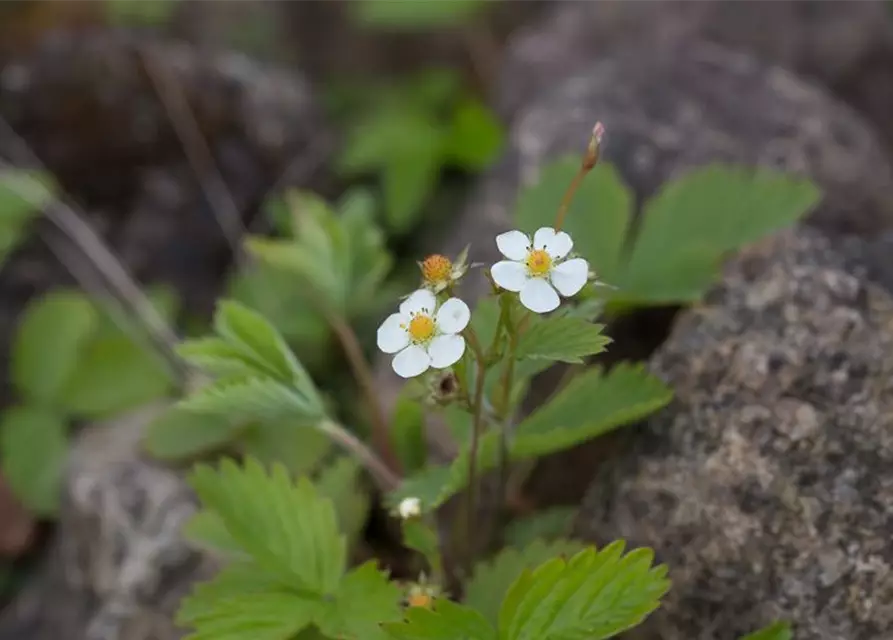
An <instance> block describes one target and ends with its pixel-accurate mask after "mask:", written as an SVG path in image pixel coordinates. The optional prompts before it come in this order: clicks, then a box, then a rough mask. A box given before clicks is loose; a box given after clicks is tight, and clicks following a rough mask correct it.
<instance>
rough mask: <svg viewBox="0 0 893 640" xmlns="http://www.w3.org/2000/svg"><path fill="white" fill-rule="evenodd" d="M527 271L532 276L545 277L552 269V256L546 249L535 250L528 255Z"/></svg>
mask: <svg viewBox="0 0 893 640" xmlns="http://www.w3.org/2000/svg"><path fill="white" fill-rule="evenodd" d="M526 262H527V270H528V271H530V274H531V275H534V276H544V275H546V274H547V273H549V270H550V269H551V268H552V256H550V255H549V254H548V253H546V251H545V249H534V250H533V251H531V252H530V253H528V254H527V261H526Z"/></svg>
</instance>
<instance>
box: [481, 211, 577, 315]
mask: <svg viewBox="0 0 893 640" xmlns="http://www.w3.org/2000/svg"><path fill="white" fill-rule="evenodd" d="M496 246H497V247H498V248H499V251H500V253H502V255H504V256H505V257H506V258H508V260H502V261H500V262H497V263H496V264H494V265H493V266H492V267H491V269H490V274H491V275H492V276H493V280H494V281H495V282H496V284H498V285H499V286H500V287H502V288H503V289H506V290H508V291H515V292H519V293H520V294H521V295H520V298H521V304H523V305H524V306H525V307H527V308H528V309H530V310H531V311H534V312H536V313H548V312H549V311H553V310H555V309H557V308H558V304H559V303H560V300H559V298H558V294H559V293H560V294H561V295H563V296H564V297H566V298H567V297H570V296H572V295H574V294H576V293H577V292H579V291H580V289H582V288H583V285H585V284H586V281H587V280H588V279H589V263H587V262H586V261H585V260H584V259H583V258H572V259H570V260H564V258H565V257H566V256H567V254H569V253H570V251H571V249H572V248H573V246H574V241H573V240H571V237H570V236H569V235H568V234H566V233H565V232H564V231H559V232H557V233H556V232H555V230H554V229H552V228H551V227H542V228H540V229H537V231H536V233H535V234H533V242H531V241H530V237H529V236H527V235H526V234H524V233H522V232H520V231H507V232H505V233H501V234H499V235H498V236H496ZM556 289H557V292H556Z"/></svg>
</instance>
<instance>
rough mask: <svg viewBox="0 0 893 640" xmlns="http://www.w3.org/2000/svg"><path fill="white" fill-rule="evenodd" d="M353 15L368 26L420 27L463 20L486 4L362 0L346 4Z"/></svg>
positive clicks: (476, 0)
mask: <svg viewBox="0 0 893 640" xmlns="http://www.w3.org/2000/svg"><path fill="white" fill-rule="evenodd" d="M348 7H349V8H350V10H351V12H352V15H353V17H354V18H355V19H356V20H357V21H358V22H360V23H361V24H363V25H365V26H368V27H377V28H385V29H409V30H414V29H423V28H432V27H448V26H453V25H459V24H464V23H466V22H467V21H469V20H471V19H472V18H474V17H475V16H476V15H478V13H479V12H481V11H483V10H484V9H486V7H487V3H486V2H484V0H425V1H424V2H406V1H405V0H363V2H357V3H351V4H350V5H348Z"/></svg>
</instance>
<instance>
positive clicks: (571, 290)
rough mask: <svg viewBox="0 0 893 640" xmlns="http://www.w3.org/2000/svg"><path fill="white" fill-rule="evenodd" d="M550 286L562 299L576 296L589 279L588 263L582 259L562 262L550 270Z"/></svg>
mask: <svg viewBox="0 0 893 640" xmlns="http://www.w3.org/2000/svg"><path fill="white" fill-rule="evenodd" d="M550 278H551V280H552V284H553V285H554V287H555V288H556V289H558V293H560V294H561V295H563V296H564V297H568V296H572V295H574V294H576V293H577V292H578V291H580V289H582V288H583V285H584V284H586V280H587V279H588V278H589V263H588V262H586V261H585V260H584V259H583V258H574V259H573V260H568V261H567V262H562V263H561V264H559V265H558V266H556V267H555V268H553V269H552V273H551V274H550Z"/></svg>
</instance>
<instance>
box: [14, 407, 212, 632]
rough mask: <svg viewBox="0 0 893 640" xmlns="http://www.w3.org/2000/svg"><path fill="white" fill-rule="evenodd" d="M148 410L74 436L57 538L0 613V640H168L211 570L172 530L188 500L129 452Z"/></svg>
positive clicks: (179, 485) (170, 474)
mask: <svg viewBox="0 0 893 640" xmlns="http://www.w3.org/2000/svg"><path fill="white" fill-rule="evenodd" d="M157 411H158V408H154V407H149V408H147V409H145V410H143V411H140V412H137V413H135V414H133V415H129V416H127V417H125V418H122V419H120V420H116V421H114V422H112V423H109V424H102V425H97V426H95V427H92V428H90V429H88V430H87V431H85V432H84V433H82V434H81V435H80V436H79V438H78V441H77V444H76V446H75V448H74V450H73V451H72V454H71V458H70V463H69V470H68V474H67V479H68V481H67V484H66V490H65V496H64V506H63V511H62V514H61V518H60V528H59V531H58V533H57V534H56V536H55V540H54V542H53V543H52V547H51V550H50V552H49V555H48V557H47V558H46V559H45V560H44V566H43V568H42V569H41V570H40V571H39V572H38V574H37V576H36V577H35V578H34V579H33V580H32V582H31V584H30V585H29V586H27V587H26V588H25V590H24V591H23V592H22V593H21V594H20V595H19V596H18V597H17V599H16V600H14V601H13V603H12V604H11V605H10V606H9V608H8V609H5V610H3V611H2V612H0V639H2V640H175V639H176V638H180V637H182V635H184V634H183V631H182V630H179V629H176V628H175V627H174V625H173V622H172V620H173V615H174V613H175V611H176V609H177V606H178V603H179V600H180V598H182V597H183V596H184V595H185V594H186V593H187V592H188V591H189V589H190V587H191V585H192V584H193V582H194V581H196V580H199V579H206V578H208V577H210V576H211V575H212V573H213V570H214V569H215V568H216V565H215V563H214V561H213V560H212V559H211V558H209V557H207V556H205V555H203V554H201V553H199V552H197V551H195V550H194V549H192V548H191V547H190V546H189V545H188V544H187V543H186V542H185V541H184V539H183V538H182V536H181V532H180V530H181V527H182V526H183V524H184V523H185V522H186V521H187V520H188V519H189V518H190V516H191V515H192V514H193V513H194V512H195V509H196V506H195V501H194V498H193V496H192V494H191V492H190V491H189V489H188V487H187V485H186V484H185V482H183V479H182V477H181V476H180V475H179V474H178V473H177V472H175V471H173V470H170V469H166V468H164V467H163V466H161V465H158V464H155V463H153V462H151V461H148V460H145V459H143V458H142V457H141V456H140V455H139V453H138V443H139V440H140V438H141V436H142V434H143V433H144V427H145V426H146V424H147V423H148V421H149V420H150V419H151V418H152V417H153V416H154V415H156V414H157Z"/></svg>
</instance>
